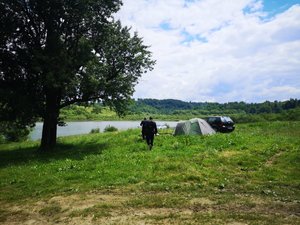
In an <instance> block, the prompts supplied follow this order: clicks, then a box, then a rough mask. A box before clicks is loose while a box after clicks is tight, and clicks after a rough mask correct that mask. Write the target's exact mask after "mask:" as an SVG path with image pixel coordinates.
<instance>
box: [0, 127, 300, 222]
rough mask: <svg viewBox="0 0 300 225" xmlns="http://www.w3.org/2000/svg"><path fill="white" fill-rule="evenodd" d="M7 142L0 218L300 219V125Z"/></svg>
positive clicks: (0, 161)
mask: <svg viewBox="0 0 300 225" xmlns="http://www.w3.org/2000/svg"><path fill="white" fill-rule="evenodd" d="M171 133H172V130H161V132H160V135H159V136H157V137H156V138H155V141H154V142H155V143H154V148H153V150H152V151H149V150H148V148H147V146H146V144H145V143H144V141H143V140H141V138H140V131H139V130H138V129H135V130H128V131H122V132H112V133H96V134H88V135H81V136H72V137H65V138H59V139H58V145H57V148H56V149H55V151H54V152H52V153H46V154H45V153H43V154H42V153H39V152H37V148H38V145H39V143H38V142H23V143H13V144H3V145H0V203H1V208H0V224H43V225H47V224H213V225H215V224H231V225H245V224H259V225H260V224H275V225H277V224H278V225H281V224H291V225H295V224H300V166H299V165H300V122H272V123H253V124H238V125H237V128H236V130H235V131H234V132H233V133H230V134H216V135H212V136H177V137H174V136H172V134H171Z"/></svg>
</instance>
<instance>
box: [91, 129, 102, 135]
mask: <svg viewBox="0 0 300 225" xmlns="http://www.w3.org/2000/svg"><path fill="white" fill-rule="evenodd" d="M96 133H100V128H95V129H92V130H91V131H90V134H96Z"/></svg>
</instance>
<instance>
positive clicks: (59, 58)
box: [0, 0, 155, 150]
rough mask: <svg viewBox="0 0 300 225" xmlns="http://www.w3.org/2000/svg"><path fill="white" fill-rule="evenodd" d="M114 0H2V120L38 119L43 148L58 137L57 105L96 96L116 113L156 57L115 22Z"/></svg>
mask: <svg viewBox="0 0 300 225" xmlns="http://www.w3.org/2000/svg"><path fill="white" fill-rule="evenodd" d="M120 6H121V1H120V0H74V1H69V0H43V1H41V0H15V1H11V0H1V1H0V37H1V39H0V96H1V97H0V110H1V114H0V115H1V118H0V120H1V121H14V123H15V124H17V125H19V126H20V127H22V126H24V125H32V124H34V123H35V122H36V120H37V118H42V119H43V122H44V125H43V132H42V140H41V149H43V150H47V149H51V148H53V147H54V146H55V144H56V133H57V124H58V123H59V112H60V109H61V108H63V107H65V106H68V105H71V104H74V103H78V102H91V101H101V102H103V103H104V104H106V105H109V106H110V107H112V108H113V109H114V110H116V112H117V113H118V114H119V115H121V114H123V113H124V112H125V108H126V105H127V103H128V101H129V99H130V97H131V96H132V94H133V91H134V86H135V84H136V83H137V81H138V78H139V77H140V76H141V74H142V73H144V72H146V71H147V70H151V69H152V66H153V65H154V63H155V62H154V61H153V60H151V53H150V52H149V51H148V47H147V46H145V45H143V42H142V39H141V38H139V37H138V36H137V33H135V34H134V35H131V34H130V32H129V28H127V27H122V26H121V24H120V22H118V21H114V19H113V17H112V14H113V13H115V12H117V11H118V10H119V8H120Z"/></svg>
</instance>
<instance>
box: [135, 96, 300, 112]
mask: <svg viewBox="0 0 300 225" xmlns="http://www.w3.org/2000/svg"><path fill="white" fill-rule="evenodd" d="M298 107H300V100H298V99H289V100H286V101H274V102H270V101H265V102H263V103H246V102H229V103H214V102H185V101H181V100H175V99H164V100H158V99H137V100H135V101H134V102H133V104H132V105H131V106H130V107H129V113H130V114H141V113H149V114H151V113H152V114H181V113H184V111H189V112H196V113H200V114H202V115H209V114H218V113H222V114H224V113H225V114H240V113H246V114H262V113H281V112H283V111H286V110H290V109H295V108H298Z"/></svg>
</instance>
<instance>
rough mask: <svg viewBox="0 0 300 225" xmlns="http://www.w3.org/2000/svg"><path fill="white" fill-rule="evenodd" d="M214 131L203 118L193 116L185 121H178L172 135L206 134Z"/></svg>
mask: <svg viewBox="0 0 300 225" xmlns="http://www.w3.org/2000/svg"><path fill="white" fill-rule="evenodd" d="M214 133H216V132H215V131H214V129H212V128H211V126H210V125H209V124H208V123H207V122H206V121H205V120H203V119H200V118H194V119H190V120H186V121H179V122H178V123H177V126H176V128H175V132H174V135H199V134H200V135H206V134H214Z"/></svg>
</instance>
